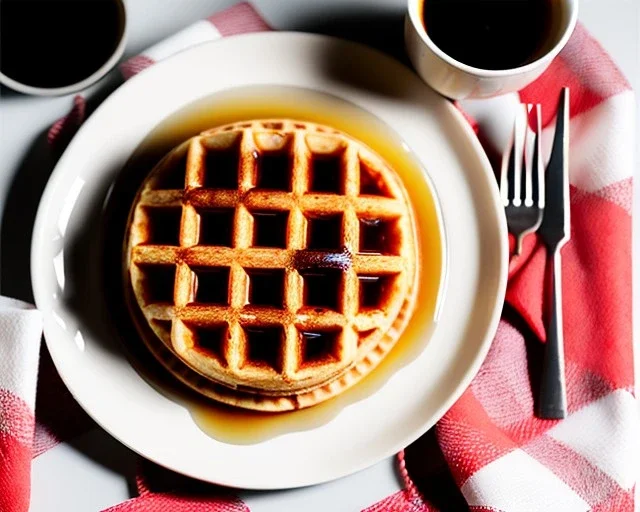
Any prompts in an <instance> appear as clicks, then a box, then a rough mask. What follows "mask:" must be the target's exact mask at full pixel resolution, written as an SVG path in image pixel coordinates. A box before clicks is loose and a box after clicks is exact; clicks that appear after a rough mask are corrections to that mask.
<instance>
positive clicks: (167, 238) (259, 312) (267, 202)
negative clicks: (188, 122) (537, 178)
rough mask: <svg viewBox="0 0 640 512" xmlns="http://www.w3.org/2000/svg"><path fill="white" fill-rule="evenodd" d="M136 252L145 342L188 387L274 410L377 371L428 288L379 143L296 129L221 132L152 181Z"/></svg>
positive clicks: (131, 284) (130, 267)
mask: <svg viewBox="0 0 640 512" xmlns="http://www.w3.org/2000/svg"><path fill="white" fill-rule="evenodd" d="M126 241H127V246H126V248H125V253H124V254H125V257H124V274H125V279H126V282H127V291H128V297H127V299H128V307H129V309H130V311H131V314H132V316H133V318H134V319H135V320H136V322H135V323H136V326H137V329H138V333H139V335H140V337H141V338H142V340H143V341H144V343H145V344H146V346H147V347H148V348H149V349H150V351H151V352H152V353H153V354H154V355H155V356H156V357H157V359H158V360H159V361H160V362H161V363H163V365H164V366H165V367H166V368H167V369H168V370H169V371H170V372H171V373H172V374H173V375H175V376H176V377H177V378H178V379H180V380H181V381H182V382H183V383H185V384H187V385H188V386H189V387H191V388H193V389H195V390H197V391H198V392H200V393H202V394H204V395H206V396H208V397H211V398H213V399H215V400H218V401H221V402H225V403H227V404H231V405H234V406H238V407H243V408H248V409H256V410H263V411H285V410H291V409H297V408H302V407H308V406H311V405H314V404H316V403H319V402H321V401H323V400H326V399H328V398H330V397H332V396H335V395H337V394H339V393H341V392H342V391H344V390H345V389H347V388H348V387H350V386H352V385H353V384H355V383H356V382H357V381H358V380H360V379H361V378H362V377H364V376H365V375H367V374H368V373H369V372H371V371H372V370H373V369H374V368H375V366H376V365H377V364H378V363H379V362H380V361H381V360H382V358H383V357H384V356H385V355H386V354H387V353H388V352H389V351H390V350H391V349H392V347H393V346H394V344H395V343H396V342H397V340H398V338H399V336H400V335H401V333H402V331H403V329H404V328H405V326H406V324H407V322H408V320H409V318H410V316H411V314H412V312H413V310H414V307H415V302H416V295H417V291H418V273H419V269H418V267H417V264H418V242H417V239H416V228H415V219H414V215H413V212H412V207H411V204H410V202H409V197H408V194H407V192H406V190H405V188H404V186H403V184H402V182H401V181H400V179H399V177H398V176H397V175H396V173H395V172H394V171H393V170H392V169H391V168H390V167H389V166H388V164H387V163H386V162H385V161H384V160H383V159H382V158H381V157H380V156H378V155H377V154H376V153H375V152H373V151H372V150H371V149H370V148H368V147H366V146H365V145H364V144H362V143H361V142H359V141H357V140H355V139H353V138H351V137H350V136H348V135H346V134H345V133H342V132H339V131H336V130H334V129H333V128H330V127H327V126H322V125H318V124H313V123H309V122H299V121H294V120H287V119H276V120H273V119H269V120H255V121H250V122H243V123H236V124H232V125H227V126H222V127H217V128H215V129H212V130H208V131H206V132H203V133H202V134H200V135H198V136H196V137H194V138H192V139H190V140H188V141H186V142H185V143H183V144H182V145H180V146H179V147H177V148H175V149H174V150H173V151H172V152H171V153H169V154H168V155H167V156H166V157H165V158H164V159H163V160H162V161H161V162H160V163H159V164H158V165H157V166H156V167H155V168H154V169H153V170H152V171H151V173H150V174H149V175H148V177H147V179H146V180H145V181H144V183H143V184H142V187H141V189H140V191H139V193H138V195H137V197H136V200H135V203H134V205H133V207H132V210H131V214H130V219H129V224H128V233H127V240H126Z"/></svg>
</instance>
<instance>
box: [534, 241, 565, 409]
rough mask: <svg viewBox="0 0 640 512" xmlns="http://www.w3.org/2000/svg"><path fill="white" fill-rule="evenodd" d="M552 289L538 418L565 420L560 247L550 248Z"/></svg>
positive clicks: (550, 290) (550, 291)
mask: <svg viewBox="0 0 640 512" xmlns="http://www.w3.org/2000/svg"><path fill="white" fill-rule="evenodd" d="M549 252H550V253H551V255H550V256H551V258H550V262H549V263H550V279H549V282H550V286H549V293H550V297H549V299H550V300H549V316H548V324H547V343H546V347H545V353H544V361H543V365H542V379H541V381H540V397H539V398H540V399H539V403H538V416H539V417H540V418H543V419H562V418H564V417H565V416H566V415H567V391H566V383H565V375H564V337H563V334H562V273H561V263H560V261H561V260H560V248H559V247H554V248H553V249H549Z"/></svg>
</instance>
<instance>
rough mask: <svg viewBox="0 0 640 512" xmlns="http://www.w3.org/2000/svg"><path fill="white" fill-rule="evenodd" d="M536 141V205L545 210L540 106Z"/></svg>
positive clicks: (538, 105)
mask: <svg viewBox="0 0 640 512" xmlns="http://www.w3.org/2000/svg"><path fill="white" fill-rule="evenodd" d="M533 121H534V124H535V131H536V141H535V147H534V148H535V153H534V160H533V164H534V167H533V175H535V176H536V185H537V186H535V191H534V192H533V193H534V194H536V196H537V197H536V198H535V199H534V204H536V205H537V206H538V208H544V161H543V158H542V106H541V105H540V104H537V105H535V117H534V120H533Z"/></svg>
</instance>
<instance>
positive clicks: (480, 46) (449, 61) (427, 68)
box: [405, 0, 578, 100]
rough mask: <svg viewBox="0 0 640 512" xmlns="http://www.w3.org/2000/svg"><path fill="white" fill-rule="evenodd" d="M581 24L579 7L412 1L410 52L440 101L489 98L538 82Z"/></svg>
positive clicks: (546, 0)
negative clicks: (577, 25) (579, 21)
mask: <svg viewBox="0 0 640 512" xmlns="http://www.w3.org/2000/svg"><path fill="white" fill-rule="evenodd" d="M577 19H578V0H514V1H511V2H504V1H500V0H474V1H469V0H408V6H407V13H406V18H405V45H406V50H407V53H408V55H409V58H410V60H411V62H412V64H413V66H414V68H415V70H416V71H417V73H418V74H419V75H420V77H422V79H423V80H424V81H425V82H426V83H427V84H428V85H429V86H431V87H432V88H433V89H435V90H436V91H438V92H439V93H440V94H442V95H444V96H446V97H448V98H451V99H456V100H459V99H467V98H489V97H493V96H498V95H500V94H505V93H509V92H515V91H518V90H520V89H522V88H523V87H525V86H526V85H528V84H530V83H531V82H533V81H534V80H535V79H536V78H538V77H539V76H540V75H541V74H542V73H543V72H544V71H545V70H546V69H547V68H548V67H549V64H551V61H552V60H553V59H554V58H555V57H556V56H557V55H558V53H560V51H561V50H562V48H564V46H565V45H566V43H567V41H568V40H569V37H570V36H571V34H572V32H573V30H574V28H575V26H576V23H577Z"/></svg>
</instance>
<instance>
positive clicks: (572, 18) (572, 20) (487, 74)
mask: <svg viewBox="0 0 640 512" xmlns="http://www.w3.org/2000/svg"><path fill="white" fill-rule="evenodd" d="M425 1H428V0H408V2H407V4H408V7H407V10H408V15H409V18H410V19H411V24H412V25H413V29H414V30H415V31H416V33H417V34H418V35H419V36H420V39H421V40H422V42H423V43H424V44H425V45H426V46H427V47H428V48H429V49H430V50H431V51H432V52H433V53H435V54H436V55H437V56H438V57H439V58H440V59H442V60H443V61H445V62H446V63H448V64H449V65H451V66H453V67H455V68H457V69H460V70H462V71H465V72H467V73H469V74H472V75H476V76H480V77H483V78H498V77H510V76H515V75H521V74H524V73H527V72H529V71H532V70H534V69H536V68H538V67H539V66H540V65H542V64H545V63H546V62H548V61H549V60H551V59H553V58H555V57H556V56H557V55H558V53H560V51H561V50H562V49H563V48H564V47H565V46H566V44H567V41H568V40H569V38H570V37H571V34H573V31H574V29H575V26H576V24H577V23H578V4H579V2H578V0H562V1H563V2H564V3H565V4H567V5H568V7H569V19H568V22H567V23H566V24H565V27H564V28H563V32H562V35H561V36H560V38H559V39H558V41H557V42H556V44H555V45H554V46H553V47H552V48H551V49H550V50H549V51H547V52H546V53H544V54H543V55H541V56H540V57H538V58H537V59H536V60H534V61H532V62H529V63H527V64H524V65H523V66H518V67H515V68H506V69H484V68H477V67H475V66H470V65H469V64H465V63H464V62H461V61H459V60H456V59H454V58H453V57H451V56H450V55H449V54H447V53H445V52H443V51H442V50H441V49H440V48H439V47H438V46H437V45H436V44H435V43H434V42H433V40H432V39H431V37H429V35H428V34H427V31H426V29H425V27H424V24H423V23H422V20H421V19H420V16H419V15H418V14H419V12H418V11H419V9H418V7H419V4H420V2H423V3H424V2H425Z"/></svg>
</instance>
